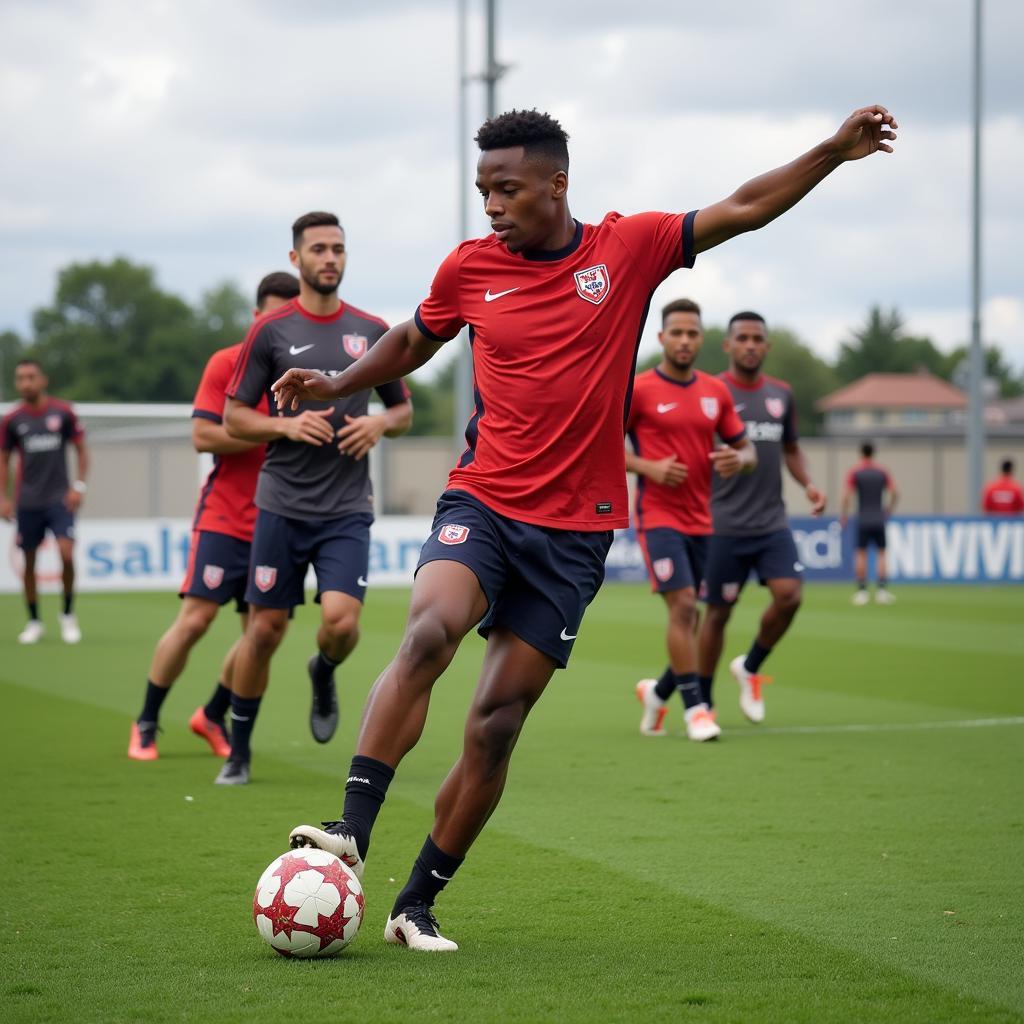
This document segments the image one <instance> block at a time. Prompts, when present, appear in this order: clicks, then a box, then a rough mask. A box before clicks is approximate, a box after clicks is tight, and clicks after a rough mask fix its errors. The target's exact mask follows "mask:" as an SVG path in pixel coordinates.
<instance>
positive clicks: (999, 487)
mask: <svg viewBox="0 0 1024 1024" xmlns="http://www.w3.org/2000/svg"><path fill="white" fill-rule="evenodd" d="M999 474H1000V475H999V476H997V477H996V478H995V479H994V480H990V481H989V482H988V483H987V484H985V489H984V490H983V491H982V492H981V510H982V512H984V513H985V514H986V515H989V516H1019V515H1020V514H1021V513H1022V512H1024V491H1022V490H1021V487H1020V484H1019V483H1017V481H1016V480H1014V479H1013V459H1003V461H1002V462H1001V463H1000V465H999Z"/></svg>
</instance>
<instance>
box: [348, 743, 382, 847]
mask: <svg viewBox="0 0 1024 1024" xmlns="http://www.w3.org/2000/svg"><path fill="white" fill-rule="evenodd" d="M394 777H395V769H394V768H392V767H391V765H388V764H385V763H384V762H383V761H377V760H375V759H374V758H372V757H363V756H361V755H360V754H356V756H355V757H353V758H352V765H351V767H350V768H349V770H348V780H347V781H346V782H345V809H344V810H343V811H342V813H341V816H342V818H343V819H344V820H345V824H346V825H348V827H349V828H350V829H351V830H352V835H353V837H354V838H355V841H356V848H357V849H358V850H359V856H360V857H365V856H366V851H367V850H369V848H370V833H371V832H372V831H373V823H374V822H375V821H376V820H377V815H378V814H379V813H380V808H381V805H382V804H383V803H384V797H385V796H387V792H388V786H389V785H391V780H392V779H393V778H394Z"/></svg>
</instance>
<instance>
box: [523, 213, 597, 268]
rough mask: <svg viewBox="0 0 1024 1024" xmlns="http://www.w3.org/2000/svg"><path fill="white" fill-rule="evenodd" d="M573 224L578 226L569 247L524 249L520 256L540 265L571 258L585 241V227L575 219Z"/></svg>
mask: <svg viewBox="0 0 1024 1024" xmlns="http://www.w3.org/2000/svg"><path fill="white" fill-rule="evenodd" d="M573 224H575V225H576V233H575V234H574V235H573V236H572V241H571V242H570V243H569V244H568V245H565V246H563V247H562V248H561V249H524V250H523V251H522V252H521V253H520V255H521V256H522V257H523V259H524V260H533V261H536V262H540V263H550V262H551V261H552V260H564V259H565V257H566V256H571V255H572V254H573V253H574V252H575V251H576V250H577V249H578V248H579V247H580V242H582V241H583V225H582V224H581V223H580V222H579V221H578V220H576V219H575V218H573Z"/></svg>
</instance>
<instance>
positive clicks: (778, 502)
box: [711, 373, 797, 537]
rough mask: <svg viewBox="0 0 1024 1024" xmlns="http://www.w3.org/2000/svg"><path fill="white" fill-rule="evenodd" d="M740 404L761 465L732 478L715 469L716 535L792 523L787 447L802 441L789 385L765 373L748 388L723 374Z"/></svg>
mask: <svg viewBox="0 0 1024 1024" xmlns="http://www.w3.org/2000/svg"><path fill="white" fill-rule="evenodd" d="M719 380H722V381H724V382H725V385H726V387H727V388H728V389H729V392H730V394H731V395H732V398H733V402H735V404H736V414H737V415H738V416H739V418H740V419H741V420H743V423H744V425H745V426H746V428H747V437H748V438H750V440H751V441H753V442H754V447H755V448H756V449H757V469H755V470H754V472H753V473H750V474H743V473H739V474H737V475H736V476H734V477H730V479H728V480H723V479H722V478H721V477H720V476H718V474H717V473H716V474H714V475H713V477H712V482H711V519H712V523H713V529H714V531H715V533H716V534H720V535H722V536H726V537H756V536H759V535H760V534H764V533H774V532H775V531H776V530H786V529H788V528H789V521H788V520H787V518H786V506H785V505H784V504H783V503H782V465H783V451H784V446H785V445H787V444H791V443H792V442H795V441H796V440H797V430H796V408H795V406H794V404H793V392H792V391H791V390H790V388H789V385H788V384H786V383H784V382H783V381H781V380H776V379H775V378H774V377H765V376H762V377H761V379H760V380H759V381H758V383H757V384H756V385H755V386H754V387H747V386H746V385H744V384H741V383H740V382H739V381H737V380H736V378H735V377H733V376H732V374H730V373H722V374H719Z"/></svg>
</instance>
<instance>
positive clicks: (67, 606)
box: [64, 594, 75, 615]
mask: <svg viewBox="0 0 1024 1024" xmlns="http://www.w3.org/2000/svg"><path fill="white" fill-rule="evenodd" d="M74 603H75V595H74V594H65V595H64V614H65V615H70V614H71V608H72V606H73V605H74Z"/></svg>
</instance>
